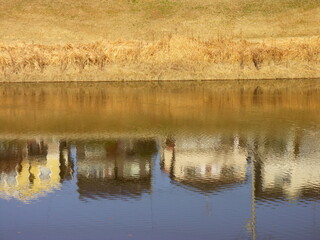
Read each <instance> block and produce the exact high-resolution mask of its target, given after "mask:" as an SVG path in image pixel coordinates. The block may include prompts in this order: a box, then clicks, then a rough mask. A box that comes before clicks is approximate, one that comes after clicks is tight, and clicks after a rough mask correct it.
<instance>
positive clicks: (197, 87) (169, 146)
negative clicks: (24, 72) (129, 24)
mask: <svg viewBox="0 0 320 240" xmlns="http://www.w3.org/2000/svg"><path fill="white" fill-rule="evenodd" d="M0 99H1V101H0V213H1V215H0V239H1V240H8V239H35V240H36V239H41V240H42V239H54V240H56V239H61V240H64V239H74V240H81V239H84V240H87V239H174V240H178V239H183V240H184V239H320V148H319V147H320V82H319V81H317V80H300V81H298V80H297V81H248V82H246V81H234V82H215V83H205V82H204V83H203V82H199V83H183V84H181V83H180V84H179V83H161V84H160V83H140V84H138V83H131V84H126V83H120V84H119V83H118V84H112V83H109V84H106V83H97V84H88V83H81V84H77V83H70V84H2V85H0Z"/></svg>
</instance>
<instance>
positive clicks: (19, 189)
mask: <svg viewBox="0 0 320 240" xmlns="http://www.w3.org/2000/svg"><path fill="white" fill-rule="evenodd" d="M1 146H2V148H1V150H0V156H1V157H0V158H1V165H0V171H1V173H0V192H1V193H0V194H1V197H3V198H11V197H14V198H17V199H19V200H21V201H28V200H31V199H35V198H38V197H39V196H41V195H43V194H45V193H47V192H51V191H52V190H54V189H57V188H59V186H60V180H61V178H60V175H59V174H60V172H61V171H60V159H59V154H60V151H59V143H58V142H51V143H44V142H43V141H35V140H32V141H27V142H20V143H19V144H17V143H16V144H14V143H6V142H3V143H1Z"/></svg>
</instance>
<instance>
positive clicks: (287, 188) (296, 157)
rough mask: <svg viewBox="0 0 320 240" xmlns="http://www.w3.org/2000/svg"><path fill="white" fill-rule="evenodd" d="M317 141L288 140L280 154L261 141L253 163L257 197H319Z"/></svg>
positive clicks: (319, 169) (319, 174)
mask: <svg viewBox="0 0 320 240" xmlns="http://www.w3.org/2000/svg"><path fill="white" fill-rule="evenodd" d="M311 143H312V144H311ZM319 144H320V143H319V140H318V139H311V138H310V139H303V138H300V139H299V141H298V142H297V138H293V139H287V141H286V147H285V148H284V150H283V151H282V152H281V154H279V153H277V152H275V151H268V149H266V148H265V147H263V144H260V145H261V146H262V147H261V149H259V148H258V149H257V153H258V154H256V156H255V160H256V161H255V163H254V168H255V191H256V197H257V199H268V198H285V199H287V198H289V199H297V198H305V199H306V198H316V199H319V198H320V161H319V155H320V152H319V149H318V148H317V146H319ZM259 156H263V159H261V158H260V157H259Z"/></svg>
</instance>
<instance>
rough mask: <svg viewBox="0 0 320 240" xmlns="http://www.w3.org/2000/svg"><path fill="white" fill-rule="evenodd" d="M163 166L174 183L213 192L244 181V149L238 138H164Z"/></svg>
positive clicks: (245, 165)
mask: <svg viewBox="0 0 320 240" xmlns="http://www.w3.org/2000/svg"><path fill="white" fill-rule="evenodd" d="M161 165H162V170H163V171H164V172H166V173H168V175H169V176H170V178H171V179H172V180H173V182H174V183H176V184H178V185H180V186H183V187H188V188H191V189H192V190H195V191H199V192H213V191H217V190H218V189H220V188H230V187H232V186H233V185H237V184H241V183H243V182H245V181H246V172H247V161H246V152H245V151H243V150H242V149H241V148H240V146H239V139H238V138H237V137H236V138H227V139H223V138H222V137H211V138H206V139H202V140H199V139H192V138H189V139H175V140H174V139H170V138H169V139H167V140H166V144H165V148H164V153H163V159H162V164H161Z"/></svg>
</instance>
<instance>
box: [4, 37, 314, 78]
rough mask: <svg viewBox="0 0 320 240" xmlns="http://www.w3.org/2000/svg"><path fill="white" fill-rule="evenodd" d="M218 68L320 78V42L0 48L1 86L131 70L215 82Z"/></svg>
mask: <svg viewBox="0 0 320 240" xmlns="http://www.w3.org/2000/svg"><path fill="white" fill-rule="evenodd" d="M219 68H221V71H222V73H223V74H224V77H220V78H252V77H251V76H256V77H258V78H259V77H261V74H265V77H268V78H272V77H279V74H278V75H277V72H276V71H277V70H278V69H282V70H283V74H284V76H290V74H288V72H290V73H291V76H292V74H296V77H320V75H319V72H320V71H319V68H320V38H319V37H314V38H308V39H292V40H286V41H283V40H282V41H276V40H271V39H269V40H268V41H264V42H249V41H247V40H236V39H230V38H216V39H212V40H206V41H205V40H201V39H198V38H185V37H181V36H172V35H168V36H166V37H163V38H162V39H160V40H157V41H149V42H148V41H101V42H94V43H86V44H62V45H42V44H26V43H22V44H13V45H8V44H0V72H1V73H2V77H1V79H2V81H15V80H17V79H18V80H20V81H21V79H23V78H25V77H26V76H35V75H37V76H38V77H40V78H44V77H46V78H48V80H50V79H52V77H53V76H59V77H60V78H61V77H62V76H67V75H68V74H69V75H70V74H71V75H72V74H75V75H78V76H81V74H84V76H86V77H87V75H86V74H89V75H90V74H93V75H98V74H100V75H101V77H102V78H103V80H119V78H118V77H119V76H118V77H115V75H114V73H115V71H116V70H115V69H123V70H126V72H122V74H120V75H122V76H121V79H127V80H141V79H158V80H159V79H179V74H180V77H181V76H182V77H183V76H184V75H183V73H186V75H185V76H188V77H186V78H189V79H200V78H201V79H203V78H206V79H212V78H218V77H217V75H215V74H216V73H217V72H215V71H217V69H219ZM139 71H140V73H141V74H140V75H139V74H137V72H138V73H139ZM143 74H144V75H143ZM174 74H177V75H174ZM188 74H189V75H188ZM268 74H269V75H268ZM285 74H287V75H285ZM256 77H254V78H256ZM280 77H281V76H280Z"/></svg>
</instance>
